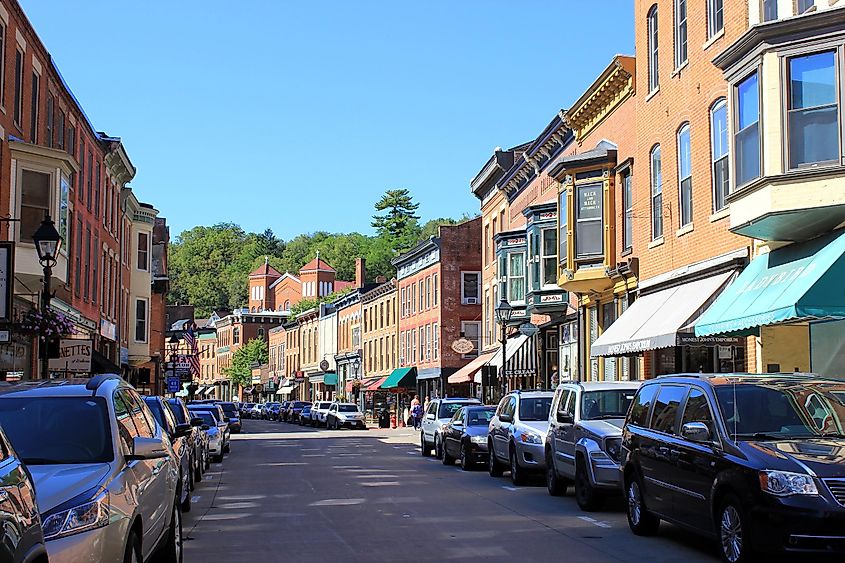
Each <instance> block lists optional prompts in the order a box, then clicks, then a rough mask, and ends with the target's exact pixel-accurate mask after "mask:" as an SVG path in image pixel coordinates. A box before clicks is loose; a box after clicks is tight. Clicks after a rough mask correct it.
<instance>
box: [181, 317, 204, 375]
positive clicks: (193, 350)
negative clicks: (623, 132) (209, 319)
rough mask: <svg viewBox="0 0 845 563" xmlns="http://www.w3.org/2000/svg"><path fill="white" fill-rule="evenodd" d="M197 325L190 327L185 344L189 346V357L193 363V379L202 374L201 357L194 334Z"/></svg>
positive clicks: (185, 335)
mask: <svg viewBox="0 0 845 563" xmlns="http://www.w3.org/2000/svg"><path fill="white" fill-rule="evenodd" d="M195 326H196V325H195V324H190V325H188V330H187V331H185V334H184V338H185V344H187V345H188V357H189V358H190V361H191V377H193V376H199V374H200V357H199V347H198V346H197V336H196V334H195V332H194V327H195Z"/></svg>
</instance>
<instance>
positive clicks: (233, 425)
mask: <svg viewBox="0 0 845 563" xmlns="http://www.w3.org/2000/svg"><path fill="white" fill-rule="evenodd" d="M217 404H218V405H220V408H222V409H223V414H225V415H226V417H227V418H228V419H229V430H230V431H231V432H233V433H234V434H240V432H241V413H240V412H238V408H237V407H236V406H235V403H229V402H227V401H220V402H219V403H217Z"/></svg>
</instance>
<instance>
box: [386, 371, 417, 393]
mask: <svg viewBox="0 0 845 563" xmlns="http://www.w3.org/2000/svg"><path fill="white" fill-rule="evenodd" d="M416 385H417V368H416V367H409V368H396V369H395V370H393V371H392V372H391V374H390V375H388V376H387V379H385V380H384V383H382V384H381V386H380V387H379V389H395V388H397V387H404V388H410V387H416Z"/></svg>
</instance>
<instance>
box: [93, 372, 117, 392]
mask: <svg viewBox="0 0 845 563" xmlns="http://www.w3.org/2000/svg"><path fill="white" fill-rule="evenodd" d="M112 379H121V377H120V376H119V375H117V374H115V373H101V374H98V375H95V376H94V377H92V378H91V379H89V380H88V383H86V384H85V388H86V389H88V390H89V391H94V392H96V391H97V389H99V388H100V385H102V384H103V383H104V382H106V381H109V380H112Z"/></svg>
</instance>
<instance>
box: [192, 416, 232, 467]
mask: <svg viewBox="0 0 845 563" xmlns="http://www.w3.org/2000/svg"><path fill="white" fill-rule="evenodd" d="M188 411H189V412H191V413H199V412H201V411H208V412H210V413H211V414H212V416H214V420H215V424H216V425H217V427H218V428H219V429H220V436H221V438H222V440H223V450H222V454H227V453H229V448H230V446H229V436H230V434H229V422H228V421H227V420H226V415H225V414H224V413H223V409H222V408H220V406H219V405H208V404H198V405H196V404H193V403H191V404H188ZM209 438H210V437H209ZM220 461H223V456H222V455H220V456H219V457H218V463H219V462H220Z"/></svg>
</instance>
